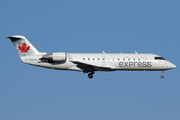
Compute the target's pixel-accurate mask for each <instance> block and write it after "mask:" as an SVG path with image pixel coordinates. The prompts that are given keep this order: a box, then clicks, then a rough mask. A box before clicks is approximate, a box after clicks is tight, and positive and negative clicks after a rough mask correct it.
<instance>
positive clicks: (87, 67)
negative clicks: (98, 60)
mask: <svg viewBox="0 0 180 120" xmlns="http://www.w3.org/2000/svg"><path fill="white" fill-rule="evenodd" d="M71 62H73V63H74V64H76V67H78V68H80V69H82V71H83V72H85V73H88V72H93V71H113V70H112V66H109V65H106V66H101V65H98V64H91V63H84V62H79V61H71Z"/></svg>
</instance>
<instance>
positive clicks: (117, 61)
mask: <svg viewBox="0 0 180 120" xmlns="http://www.w3.org/2000/svg"><path fill="white" fill-rule="evenodd" d="M7 38H9V39H11V41H12V43H13V44H14V46H15V48H16V50H17V51H18V53H19V57H20V59H21V61H22V62H24V63H26V64H30V65H35V66H39V67H45V68H50V69H57V70H72V71H82V72H84V73H88V77H89V78H93V74H94V73H95V72H96V71H116V70H119V71H130V72H131V71H162V75H161V78H164V75H163V73H164V71H165V70H170V69H173V68H175V67H176V66H175V65H174V64H172V63H171V62H169V61H167V60H166V59H165V58H163V57H161V56H159V55H156V54H138V53H137V52H135V53H134V54H124V53H118V54H117V53H113V54H110V53H108V54H107V53H105V52H103V53H67V52H54V53H52V54H47V53H45V52H39V51H38V50H37V49H36V48H35V47H34V46H33V45H32V44H31V43H30V42H29V41H28V40H27V39H26V38H25V37H24V36H8V37H7Z"/></svg>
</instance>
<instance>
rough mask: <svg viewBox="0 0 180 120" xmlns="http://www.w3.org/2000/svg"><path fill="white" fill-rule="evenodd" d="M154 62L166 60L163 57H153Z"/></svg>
mask: <svg viewBox="0 0 180 120" xmlns="http://www.w3.org/2000/svg"><path fill="white" fill-rule="evenodd" d="M154 60H166V59H165V58H163V57H154Z"/></svg>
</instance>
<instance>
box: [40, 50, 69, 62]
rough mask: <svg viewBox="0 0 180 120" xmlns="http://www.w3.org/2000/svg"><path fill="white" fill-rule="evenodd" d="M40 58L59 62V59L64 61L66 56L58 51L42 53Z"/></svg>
mask: <svg viewBox="0 0 180 120" xmlns="http://www.w3.org/2000/svg"><path fill="white" fill-rule="evenodd" d="M42 59H46V60H49V61H54V62H59V61H65V60H66V59H67V56H66V53H65V52H58V53H52V54H47V55H43V56H42Z"/></svg>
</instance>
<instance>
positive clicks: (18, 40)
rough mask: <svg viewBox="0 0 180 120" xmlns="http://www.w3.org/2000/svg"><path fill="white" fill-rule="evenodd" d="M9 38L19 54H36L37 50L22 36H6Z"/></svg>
mask: <svg viewBox="0 0 180 120" xmlns="http://www.w3.org/2000/svg"><path fill="white" fill-rule="evenodd" d="M7 38H9V39H11V41H12V43H13V44H14V46H15V48H16V50H17V51H18V53H19V56H20V57H22V56H28V55H37V54H39V51H38V50H37V49H36V48H35V47H34V46H33V45H32V44H31V43H30V42H29V41H28V40H27V39H26V38H25V37H24V36H8V37H7Z"/></svg>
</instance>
